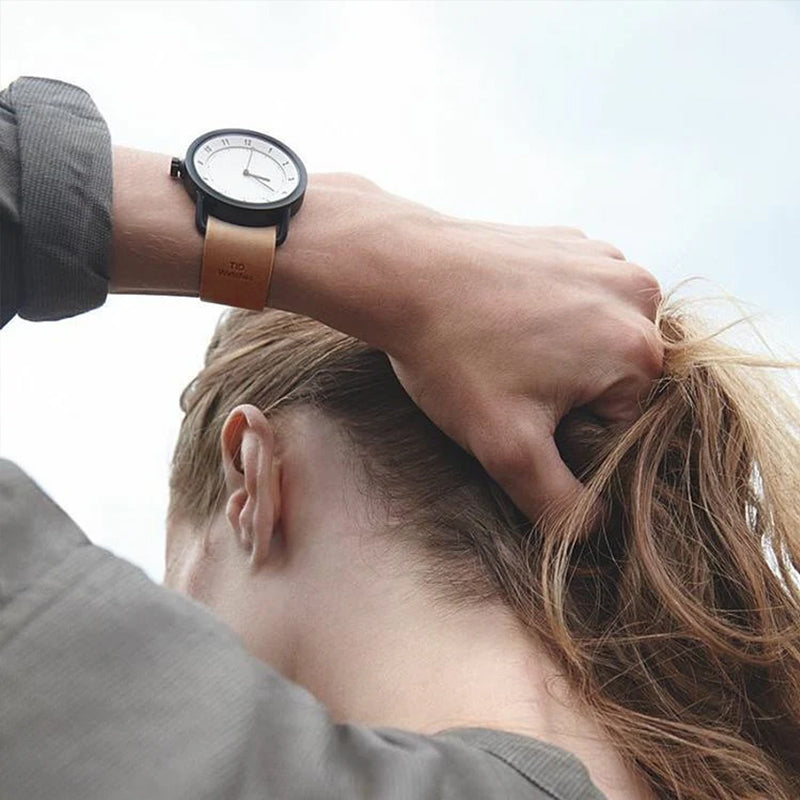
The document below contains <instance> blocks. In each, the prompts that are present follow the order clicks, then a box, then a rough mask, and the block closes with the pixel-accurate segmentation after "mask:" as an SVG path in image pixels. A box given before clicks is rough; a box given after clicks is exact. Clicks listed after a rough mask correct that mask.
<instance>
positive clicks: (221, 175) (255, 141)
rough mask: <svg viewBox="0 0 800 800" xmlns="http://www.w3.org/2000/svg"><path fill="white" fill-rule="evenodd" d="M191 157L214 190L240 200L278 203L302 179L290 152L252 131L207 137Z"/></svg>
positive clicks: (198, 171)
mask: <svg viewBox="0 0 800 800" xmlns="http://www.w3.org/2000/svg"><path fill="white" fill-rule="evenodd" d="M192 161H193V163H194V168H195V170H196V171H197V174H198V175H199V176H200V177H201V178H202V179H203V181H205V183H207V184H208V185H209V186H210V187H211V188H212V189H214V191H216V192H219V193H220V194H223V195H225V197H228V198H230V199H231V200H236V201H237V202H240V203H275V202H276V201H278V200H283V199H284V198H285V197H288V196H289V195H290V194H291V193H292V192H293V191H294V190H295V189H296V188H297V185H298V183H299V181H300V175H299V172H298V169H297V165H296V164H295V162H294V161H293V160H292V158H291V156H290V155H289V154H288V153H286V152H284V151H283V150H282V149H281V148H280V147H279V146H278V145H276V144H274V143H272V142H270V141H268V140H267V139H262V138H260V137H258V136H254V135H253V134H247V133H221V134H219V135H218V136H214V137H212V138H210V139H206V141H204V142H203V143H202V144H201V145H200V146H199V147H198V148H197V149H196V150H195V151H194V155H193V156H192Z"/></svg>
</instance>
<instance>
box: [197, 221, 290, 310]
mask: <svg viewBox="0 0 800 800" xmlns="http://www.w3.org/2000/svg"><path fill="white" fill-rule="evenodd" d="M274 263H275V226H274V225H273V226H270V227H269V228H249V227H246V226H244V225H233V224H231V223H230V222H225V221H224V220H221V219H217V218H216V217H212V216H209V217H208V220H207V222H206V238H205V243H204V245H203V266H202V269H201V272H200V299H201V300H206V301H208V302H210V303H221V304H222V305H226V306H236V307H237V308H250V309H253V310H254V311H261V310H262V309H263V308H264V307H265V306H266V305H267V298H268V296H269V284H270V279H271V278H272V266H273V264H274Z"/></svg>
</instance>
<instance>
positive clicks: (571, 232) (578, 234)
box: [561, 227, 589, 239]
mask: <svg viewBox="0 0 800 800" xmlns="http://www.w3.org/2000/svg"><path fill="white" fill-rule="evenodd" d="M561 230H563V232H564V234H565V235H567V236H574V237H575V238H576V239H588V238H589V237H588V236H587V235H586V234H585V233H584V232H583V231H582V230H581V229H580V228H571V227H566V228H562V229H561Z"/></svg>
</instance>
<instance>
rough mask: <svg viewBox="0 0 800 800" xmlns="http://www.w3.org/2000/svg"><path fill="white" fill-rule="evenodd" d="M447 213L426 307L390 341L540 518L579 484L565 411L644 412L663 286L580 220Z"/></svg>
mask: <svg viewBox="0 0 800 800" xmlns="http://www.w3.org/2000/svg"><path fill="white" fill-rule="evenodd" d="M438 227H439V230H438V232H437V234H436V235H435V236H432V237H431V238H430V240H429V241H428V242H427V245H426V247H427V250H428V256H427V257H428V259H429V260H430V263H429V265H428V266H429V267H430V268H431V273H430V278H429V279H428V280H427V281H426V282H425V287H424V292H423V295H424V296H423V297H421V298H420V299H419V303H420V304H421V307H422V312H421V315H420V317H419V318H417V319H416V320H413V322H412V321H410V323H409V327H408V330H407V331H405V332H404V333H405V336H398V340H397V342H396V343H392V344H390V345H389V350H388V351H389V353H390V355H391V357H392V364H393V366H394V369H395V372H396V373H397V376H398V378H399V379H400V381H401V382H402V384H403V386H404V387H405V389H406V391H407V392H408V393H409V395H410V396H411V397H412V398H413V399H414V400H415V402H416V403H417V404H418V405H419V406H420V407H421V408H422V409H423V410H424V411H425V413H426V414H427V415H428V416H429V417H430V418H431V419H432V420H433V421H434V422H435V423H436V424H437V425H438V426H439V427H440V428H441V429H442V430H443V431H445V433H447V434H448V435H449V436H451V438H453V439H455V440H456V441H458V442H459V443H460V444H461V445H462V446H463V447H465V448H466V449H467V450H468V451H469V452H471V453H473V454H474V455H475V457H476V458H477V459H478V460H479V461H480V462H481V463H482V464H483V466H484V468H485V469H486V470H487V471H488V472H489V473H490V474H491V475H492V476H493V477H494V478H495V480H497V481H498V483H499V484H500V485H501V486H503V488H504V489H505V490H506V492H507V493H508V494H509V495H510V496H511V497H512V499H513V500H514V501H515V503H516V504H517V505H518V506H519V507H520V508H521V509H522V510H523V511H524V512H525V513H526V514H527V516H528V517H529V518H530V519H532V520H536V519H537V518H538V517H539V516H540V515H541V514H542V513H544V512H545V511H547V510H548V509H551V508H557V507H563V506H565V505H568V504H570V503H573V502H575V501H576V500H577V499H578V495H579V494H580V493H581V489H582V487H581V485H580V484H579V483H578V482H577V480H576V479H575V477H574V476H573V475H572V473H571V472H570V471H569V469H568V468H567V466H566V465H565V464H564V462H563V461H562V459H561V457H560V455H559V452H558V449H557V447H556V444H555V441H554V438H553V435H554V432H555V429H556V427H557V426H558V424H559V422H560V421H561V419H562V418H563V417H564V416H565V415H566V414H567V412H569V411H570V410H571V409H573V408H576V407H579V406H588V407H589V408H590V409H591V410H592V411H593V412H594V413H595V414H597V415H599V416H601V417H603V418H605V419H607V420H610V421H619V422H626V421H632V420H633V419H635V418H636V417H637V416H638V415H639V413H640V410H639V401H640V399H641V398H642V396H643V395H644V394H645V393H646V392H647V391H648V390H649V388H650V387H651V384H652V380H653V379H654V378H656V377H657V376H658V375H659V374H660V373H661V370H662V361H663V348H662V346H661V343H660V340H659V338H658V334H657V331H656V328H655V325H654V322H653V321H654V319H655V314H656V309H657V307H658V303H659V300H660V291H659V286H658V284H657V282H656V280H655V279H654V278H653V276H652V275H650V274H649V273H647V272H646V271H645V270H644V269H642V268H641V267H638V266H636V265H633V264H630V263H628V262H627V261H625V259H624V256H623V255H622V253H621V252H620V251H619V250H617V249H616V248H615V247H613V246H611V245H609V244H607V243H605V242H600V241H592V240H590V239H588V238H586V236H585V235H584V234H583V233H581V232H580V231H577V230H574V229H570V228H522V227H512V226H506V225H494V224H489V223H479V222H466V221H458V220H453V219H440V221H439V225H438ZM419 244H420V247H422V243H421V242H420V243H419ZM423 252H424V251H423ZM412 326H413V327H412Z"/></svg>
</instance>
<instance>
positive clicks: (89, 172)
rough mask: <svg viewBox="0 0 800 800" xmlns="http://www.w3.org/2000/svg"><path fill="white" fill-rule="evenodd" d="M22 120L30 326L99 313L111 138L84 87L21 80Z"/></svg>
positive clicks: (13, 99)
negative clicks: (83, 313)
mask: <svg viewBox="0 0 800 800" xmlns="http://www.w3.org/2000/svg"><path fill="white" fill-rule="evenodd" d="M8 96H9V100H10V104H11V105H12V107H13V108H14V111H15V113H16V118H17V133H18V144H19V156H20V171H21V179H20V187H21V213H20V217H21V223H22V224H21V229H22V241H21V250H22V252H21V256H22V274H21V282H22V287H21V288H22V291H21V293H20V294H21V297H22V304H21V307H20V308H19V312H18V313H19V315H20V316H22V317H25V318H26V319H30V320H48V319H60V318H62V317H69V316H73V315H75V314H80V313H82V312H84V311H88V310H89V309H92V308H96V307H97V306H99V305H102V303H103V302H104V301H105V298H106V295H107V294H108V264H109V261H110V256H111V200H112V159H111V136H110V134H109V132H108V127H107V126H106V123H105V121H104V120H103V118H102V117H101V116H100V113H99V111H98V110H97V107H96V106H95V104H94V102H93V101H92V99H91V97H89V95H88V94H87V93H86V92H85V91H84V90H83V89H80V88H79V87H77V86H73V85H71V84H69V83H63V82H62V81H57V80H50V79H47V78H34V77H22V78H19V79H18V80H16V81H14V83H12V84H11V85H10V86H9V87H8Z"/></svg>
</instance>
